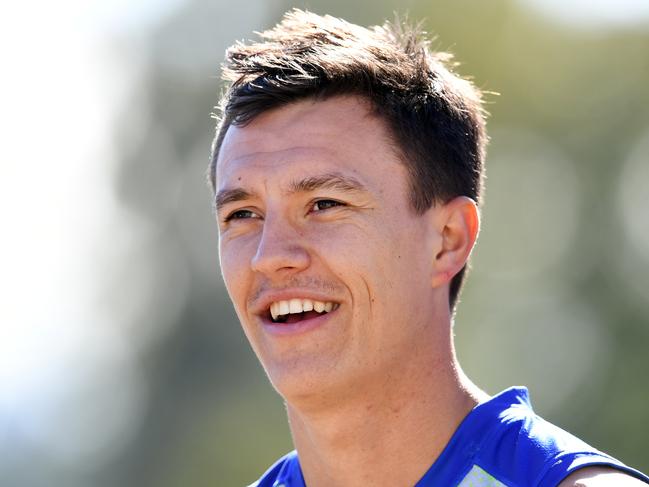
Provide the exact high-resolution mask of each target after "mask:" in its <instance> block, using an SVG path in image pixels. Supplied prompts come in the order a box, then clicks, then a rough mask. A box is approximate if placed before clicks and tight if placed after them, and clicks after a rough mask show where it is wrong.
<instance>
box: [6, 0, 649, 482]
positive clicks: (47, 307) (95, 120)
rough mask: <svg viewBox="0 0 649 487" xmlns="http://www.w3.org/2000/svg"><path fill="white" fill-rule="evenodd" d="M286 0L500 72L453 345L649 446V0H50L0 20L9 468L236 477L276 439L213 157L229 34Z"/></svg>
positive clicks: (468, 361)
mask: <svg viewBox="0 0 649 487" xmlns="http://www.w3.org/2000/svg"><path fill="white" fill-rule="evenodd" d="M291 6H300V7H309V8H310V9H311V10H313V11H315V12H318V13H331V14H333V15H337V16H342V17H344V18H346V19H348V20H351V21H354V22H357V23H360V24H364V25H368V24H375V23H381V22H382V21H383V19H385V18H391V17H392V15H393V14H392V13H393V11H395V10H397V11H399V12H404V11H408V12H409V13H410V16H411V17H412V18H415V19H425V26H426V29H427V30H428V31H429V32H431V33H434V34H435V35H436V36H437V37H436V40H435V41H434V45H435V47H437V48H439V49H444V50H447V49H450V50H451V51H453V52H454V53H455V54H456V56H457V58H458V60H460V61H461V63H462V64H461V66H460V68H459V71H460V72H461V73H463V74H470V75H471V76H473V79H474V81H475V82H476V83H477V84H478V85H479V86H480V87H482V88H484V89H486V90H489V91H493V92H498V93H500V95H499V96H495V95H492V96H490V97H489V100H490V104H489V107H488V108H489V111H490V112H491V114H492V115H491V119H490V125H489V127H490V134H491V137H492V142H491V146H490V152H489V157H488V181H487V193H486V200H485V201H486V204H485V207H484V212H483V217H484V218H483V223H484V226H483V231H482V233H481V235H480V239H479V244H478V247H477V250H476V252H475V254H474V270H473V271H472V274H471V276H470V279H469V283H468V286H467V288H466V291H465V293H464V295H463V299H462V303H461V305H460V308H459V312H458V314H457V317H456V326H455V330H456V334H457V340H458V349H459V354H460V359H461V361H462V362H463V364H464V366H465V369H466V371H467V372H468V374H469V375H470V376H471V377H472V378H474V380H475V381H476V382H478V383H479V384H481V385H482V386H483V387H484V388H486V390H487V391H488V392H490V393H496V392H498V391H500V390H501V389H503V388H505V387H507V386H509V385H514V384H526V385H528V386H529V387H530V389H531V393H532V399H533V401H534V403H535V405H536V409H537V410H538V411H539V412H540V413H541V414H542V415H544V416H546V417H547V418H548V419H551V420H552V421H553V422H555V423H557V424H559V425H561V426H563V427H564V428H566V429H568V430H570V431H572V432H574V433H576V434H578V435H579V436H581V437H583V438H584V439H586V440H587V441H589V442H590V443H592V444H594V445H595V446H597V447H599V448H601V449H604V450H606V451H608V452H610V453H612V454H613V455H615V456H618V457H620V458H622V459H623V460H624V461H626V462H627V463H629V464H631V465H633V466H635V467H638V468H640V469H643V470H645V471H649V447H648V446H647V432H648V431H649V381H648V379H647V376H648V374H649V353H648V347H649V216H647V214H648V209H647V206H648V203H647V201H648V197H649V2H647V1H646V0H625V1H621V0H609V1H605V0H600V1H596V0H573V1H568V0H552V1H550V0H518V1H516V0H491V1H489V2H486V1H484V0H462V1H457V0H455V1H453V0H439V1H417V0H405V1H403V2H401V3H397V2H395V1H392V2H387V1H382V0H372V1H370V0H359V1H348V0H345V1H343V0H330V1H317V0H313V1H311V2H309V3H299V2H296V3H290V2H283V1H280V0H273V1H268V0H249V1H247V2H244V3H241V2H225V1H221V0H218V1H199V0H140V1H128V2H127V1H126V0H119V1H115V0H112V1H108V0H104V1H95V2H92V1H91V2H86V1H82V0H61V1H58V2H45V1H40V2H34V1H31V2H30V1H24V2H11V3H10V4H8V5H6V6H4V7H3V15H2V20H0V24H1V25H0V56H1V58H0V59H2V65H3V68H4V69H3V75H2V84H1V86H2V88H1V89H0V107H1V109H2V113H1V115H0V124H1V128H2V131H1V133H2V145H1V147H2V151H1V152H0V164H1V172H0V211H1V212H2V220H1V228H2V237H1V238H0V264H1V268H0V270H1V276H2V277H1V278H0V485H2V486H21V487H40V486H43V487H45V486H47V487H52V486H60V487H91V486H92V487H104V486H105V487H115V486H120V487H128V486H149V485H150V486H154V485H155V486H158V487H180V486H183V487H184V486H196V487H200V486H206V487H207V486H241V485H245V484H247V483H249V482H251V481H253V480H254V479H255V478H256V477H257V476H258V475H259V474H260V473H261V472H262V471H263V470H264V469H265V468H266V467H267V466H268V465H269V464H270V463H271V462H272V461H273V460H274V459H276V458H277V457H279V456H280V455H281V454H283V453H284V452H285V451H287V450H288V449H289V448H290V438H289V435H288V430H287V427H286V426H285V420H284V413H283V409H282V405H281V402H280V400H279V398H278V396H277V395H276V394H275V393H274V392H273V391H272V389H271V388H270V386H268V385H267V383H266V379H265V377H264V375H263V372H262V371H261V369H260V367H259V366H258V365H257V364H256V361H255V358H254V356H253V354H252V353H251V352H250V350H249V348H248V345H247V343H246V342H245V339H244V337H243V334H242V333H241V332H240V330H239V326H238V324H237V322H236V319H235V317H234V315H233V312H232V310H231V309H230V306H229V303H228V299H227V296H226V295H225V291H224V287H223V284H222V282H221V279H220V273H219V269H218V257H217V234H216V228H215V224H214V221H213V217H212V214H211V206H210V193H209V190H208V188H207V185H206V184H205V176H204V174H205V168H206V165H207V162H208V155H209V148H210V143H211V138H212V135H213V130H214V127H213V125H214V121H213V120H212V119H211V118H210V113H211V112H212V110H213V109H212V107H213V106H214V105H215V104H216V101H217V98H218V95H219V93H220V90H221V84H220V81H219V65H220V63H221V61H222V60H223V53H224V50H225V48H226V47H227V46H228V45H229V44H231V43H232V42H233V41H234V40H236V39H243V38H250V37H251V36H252V32H253V31H255V30H262V29H264V28H267V27H270V26H271V25H273V24H274V23H276V22H277V21H278V20H279V18H280V17H281V14H282V13H283V12H284V11H286V10H287V9H288V8H290V7H291Z"/></svg>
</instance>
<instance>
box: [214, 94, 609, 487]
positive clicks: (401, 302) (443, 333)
mask: <svg viewBox="0 0 649 487" xmlns="http://www.w3.org/2000/svg"><path fill="white" fill-rule="evenodd" d="M389 141H390V139H389V136H388V132H387V130H386V127H385V125H384V123H383V122H382V120H380V119H379V118H377V117H375V116H373V115H371V114H370V111H369V107H368V105H367V104H366V102H365V101H363V100H362V99H359V98H357V97H353V96H345V97H335V98H331V99H328V100H325V101H313V100H305V101H300V102H295V103H292V104H290V105H286V106H283V107H281V108H278V109H275V110H271V111H268V112H266V113H263V114H262V115H260V116H258V117H256V118H255V119H254V120H253V121H252V122H251V123H249V124H247V125H245V126H232V127H230V128H229V129H228V132H227V134H226V137H225V139H224V141H223V144H222V147H221V150H220V153H219V157H218V160H217V168H216V190H217V217H218V221H219V234H220V238H219V256H220V261H221V269H222V272H223V276H224V280H225V283H226V287H227V289H228V292H229V294H230V298H231V299H232V302H233V304H234V307H235V310H236V312H237V315H238V317H239V320H240V321H241V324H242V327H243V330H244V332H245V334H246V336H247V338H248V340H249V341H250V344H251V346H252V348H253V350H254V351H255V353H256V355H257V357H258V358H259V360H260V362H261V364H262V365H263V367H264V369H265V371H266V373H267V375H268V377H269V378H270V380H271V382H272V384H273V386H274V387H275V389H276V390H277V391H278V392H279V394H280V395H281V396H282V397H283V398H284V400H285V402H286V406H287V412H288V417H289V424H290V427H291V434H292V436H293V441H294V444H295V446H296V448H297V450H298V453H299V456H300V463H301V467H302V471H303V474H304V477H305V480H306V483H307V485H309V487H321V486H327V487H338V486H345V487H346V486H360V485H390V486H404V487H405V486H412V485H414V484H415V483H416V482H417V481H418V480H419V479H420V478H421V476H422V475H423V474H424V473H425V472H426V470H427V469H428V468H429V467H430V465H431V464H432V463H433V462H434V461H435V459H436V458H437V457H438V456H439V454H440V453H441V451H442V449H443V448H444V446H445V445H446V443H447V442H448V440H449V439H450V437H451V436H452V434H453V432H454V431H455V429H456V428H457V426H458V425H459V423H460V422H461V420H462V419H463V418H464V417H465V416H466V415H467V414H468V413H469V411H470V410H471V409H472V408H473V407H474V406H475V405H476V404H477V403H478V402H480V401H482V400H485V399H487V395H486V394H484V393H483V392H482V391H480V390H479V389H478V388H477V387H476V386H475V385H473V384H472V383H471V382H470V381H469V379H468V378H467V377H466V376H465V375H464V374H463V373H462V370H461V369H460V366H459V364H458V362H457V359H456V357H455V351H454V347H453V340H452V334H451V319H452V317H451V312H450V309H449V305H448V291H449V282H450V280H451V279H452V277H453V276H454V275H455V274H456V273H457V272H458V271H459V270H460V269H461V268H462V266H463V265H464V264H465V263H466V261H467V259H468V258H469V255H470V253H471V250H472V248H473V246H474V243H475V240H476V238H477V234H478V230H479V213H478V210H477V207H476V205H475V203H474V202H473V201H472V200H470V199H469V198H466V197H458V198H456V199H454V200H452V201H449V202H447V203H446V204H436V205H434V206H433V207H432V208H430V209H429V210H428V211H427V212H425V213H423V214H416V213H415V212H414V211H413V209H412V207H411V205H410V201H409V198H408V176H407V173H406V169H405V167H404V164H403V162H402V161H401V160H400V159H399V157H398V155H397V154H396V153H395V151H394V150H393V148H392V146H391V144H390V142H389ZM290 298H309V299H317V300H320V301H330V302H334V303H336V304H337V305H338V308H337V309H336V310H334V311H333V312H331V313H329V314H327V315H325V316H324V317H321V318H317V320H313V321H311V322H309V323H311V324H310V325H308V326H304V327H300V326H296V327H284V328H282V326H281V325H274V326H273V324H272V323H271V322H270V320H269V316H268V308H269V306H270V303H271V302H273V301H277V300H281V299H290ZM278 330H283V331H281V332H278ZM286 330H288V332H287V331H286ZM585 471H586V469H585V470H584V472H585ZM562 485H563V484H562ZM566 485H573V484H566ZM574 485H582V484H574ZM583 485H591V484H583ZM592 485H599V484H592Z"/></svg>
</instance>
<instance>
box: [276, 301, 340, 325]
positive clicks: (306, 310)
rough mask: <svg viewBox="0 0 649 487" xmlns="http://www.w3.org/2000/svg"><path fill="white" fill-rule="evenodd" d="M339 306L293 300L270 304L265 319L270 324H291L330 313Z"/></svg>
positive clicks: (322, 302) (327, 302) (332, 303)
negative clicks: (266, 318)
mask: <svg viewBox="0 0 649 487" xmlns="http://www.w3.org/2000/svg"><path fill="white" fill-rule="evenodd" d="M339 306H340V304H338V303H335V302H333V301H316V300H313V299H301V298H293V299H289V300H282V301H274V302H273V303H271V305H270V307H269V309H268V311H267V317H268V318H269V319H270V321H271V322H272V323H277V324H280V323H286V324H292V323H298V322H300V321H304V320H310V319H312V318H316V317H318V316H322V315H325V314H327V313H331V312H332V311H335V310H336V309H338V307H339Z"/></svg>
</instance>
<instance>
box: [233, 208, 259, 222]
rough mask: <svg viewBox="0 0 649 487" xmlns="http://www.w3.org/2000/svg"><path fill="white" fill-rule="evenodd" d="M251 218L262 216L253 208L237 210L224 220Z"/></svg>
mask: <svg viewBox="0 0 649 487" xmlns="http://www.w3.org/2000/svg"><path fill="white" fill-rule="evenodd" d="M249 218H260V216H259V215H257V213H255V212H254V211H252V210H237V211H233V212H232V213H230V214H229V215H228V216H226V217H225V220H224V221H225V222H229V221H231V220H247V219H249Z"/></svg>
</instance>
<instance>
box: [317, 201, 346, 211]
mask: <svg viewBox="0 0 649 487" xmlns="http://www.w3.org/2000/svg"><path fill="white" fill-rule="evenodd" d="M336 206H345V205H344V203H341V202H340V201H336V200H318V201H316V202H314V203H313V206H312V207H311V211H323V210H328V209H329V208H334V207H336Z"/></svg>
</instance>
